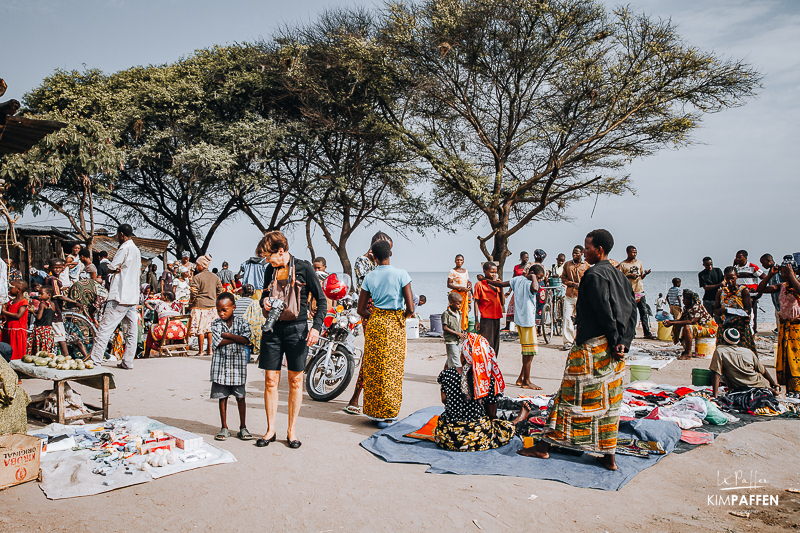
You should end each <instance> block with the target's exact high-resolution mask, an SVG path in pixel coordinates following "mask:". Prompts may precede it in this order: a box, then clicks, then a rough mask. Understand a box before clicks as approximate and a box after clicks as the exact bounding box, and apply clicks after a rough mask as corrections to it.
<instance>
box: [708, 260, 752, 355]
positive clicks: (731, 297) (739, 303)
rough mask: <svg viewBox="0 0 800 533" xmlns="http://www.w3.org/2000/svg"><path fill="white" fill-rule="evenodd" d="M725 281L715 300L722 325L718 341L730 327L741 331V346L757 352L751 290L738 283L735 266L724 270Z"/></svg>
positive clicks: (719, 321) (715, 312) (715, 306)
mask: <svg viewBox="0 0 800 533" xmlns="http://www.w3.org/2000/svg"><path fill="white" fill-rule="evenodd" d="M723 274H724V276H725V281H724V284H723V285H722V287H720V288H719V290H717V299H716V301H715V302H714V314H715V315H716V316H717V317H718V318H719V320H718V321H717V322H718V323H720V324H721V327H720V328H718V329H717V343H719V342H721V341H722V332H723V331H724V330H726V329H728V328H736V329H737V330H738V331H739V338H740V340H739V346H744V347H745V348H750V349H751V350H753V353H757V352H756V343H755V341H754V340H753V331H752V330H751V329H750V312H751V311H752V309H753V301H752V299H751V298H750V291H749V290H748V289H747V287H746V286H744V285H738V284H737V283H736V281H737V280H738V279H739V273H738V272H737V271H736V268H735V267H732V266H729V267H725V270H724V271H723Z"/></svg>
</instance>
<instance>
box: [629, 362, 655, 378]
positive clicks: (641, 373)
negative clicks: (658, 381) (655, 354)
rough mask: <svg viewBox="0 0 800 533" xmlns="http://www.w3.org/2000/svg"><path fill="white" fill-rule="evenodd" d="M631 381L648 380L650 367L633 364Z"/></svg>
mask: <svg viewBox="0 0 800 533" xmlns="http://www.w3.org/2000/svg"><path fill="white" fill-rule="evenodd" d="M630 368H631V381H647V380H648V379H650V367H649V366H648V365H631V366H630Z"/></svg>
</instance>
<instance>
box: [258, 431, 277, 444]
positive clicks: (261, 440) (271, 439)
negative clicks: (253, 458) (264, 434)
mask: <svg viewBox="0 0 800 533" xmlns="http://www.w3.org/2000/svg"><path fill="white" fill-rule="evenodd" d="M277 436H278V435H277V433H276V434H274V435H272V437H270V438H269V439H258V440H257V441H256V446H258V447H259V448H265V447H267V446H269V443H270V442H275V439H276V437H277Z"/></svg>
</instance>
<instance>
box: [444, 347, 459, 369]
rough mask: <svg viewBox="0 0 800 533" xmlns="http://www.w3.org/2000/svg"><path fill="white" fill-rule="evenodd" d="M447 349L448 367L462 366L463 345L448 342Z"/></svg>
mask: <svg viewBox="0 0 800 533" xmlns="http://www.w3.org/2000/svg"><path fill="white" fill-rule="evenodd" d="M444 347H445V349H446V350H447V368H455V367H459V366H461V349H460V348H461V346H460V345H458V344H453V343H447V344H445V345H444Z"/></svg>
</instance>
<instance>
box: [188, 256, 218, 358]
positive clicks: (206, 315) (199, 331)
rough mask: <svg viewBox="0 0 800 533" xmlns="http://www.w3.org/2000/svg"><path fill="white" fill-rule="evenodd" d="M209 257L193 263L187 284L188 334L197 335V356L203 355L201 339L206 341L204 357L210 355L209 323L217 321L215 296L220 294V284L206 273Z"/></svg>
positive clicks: (215, 278) (209, 273) (203, 257)
mask: <svg viewBox="0 0 800 533" xmlns="http://www.w3.org/2000/svg"><path fill="white" fill-rule="evenodd" d="M210 262H211V256H209V255H202V256H200V257H198V258H197V261H195V274H194V276H193V277H192V282H191V283H190V284H189V290H190V292H191V294H190V296H189V309H191V318H190V320H189V334H190V335H197V349H198V352H197V355H202V354H203V339H204V338H205V339H207V340H208V349H207V350H206V355H211V323H212V322H213V321H214V320H216V319H217V296H219V295H220V294H221V293H222V282H220V280H219V278H218V277H217V276H216V274H212V273H211V272H209V271H208V264H209V263H210Z"/></svg>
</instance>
